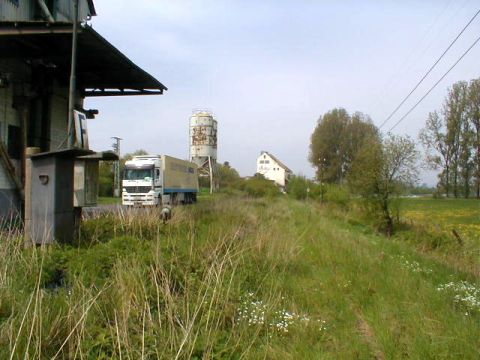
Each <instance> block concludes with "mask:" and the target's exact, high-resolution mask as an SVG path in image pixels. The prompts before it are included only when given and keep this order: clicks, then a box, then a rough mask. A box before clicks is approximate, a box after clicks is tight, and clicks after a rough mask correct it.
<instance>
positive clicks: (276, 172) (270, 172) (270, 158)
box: [257, 151, 293, 188]
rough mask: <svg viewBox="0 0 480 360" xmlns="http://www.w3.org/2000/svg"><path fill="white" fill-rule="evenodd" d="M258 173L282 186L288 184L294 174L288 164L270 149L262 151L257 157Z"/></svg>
mask: <svg viewBox="0 0 480 360" xmlns="http://www.w3.org/2000/svg"><path fill="white" fill-rule="evenodd" d="M257 173H258V174H261V175H263V176H264V177H265V178H266V179H268V180H272V181H274V182H275V183H276V184H277V185H278V186H280V187H281V188H285V187H286V186H287V183H288V180H289V179H290V177H291V176H292V175H293V172H292V170H290V168H289V167H288V166H287V165H285V164H284V163H283V162H281V161H280V160H279V159H278V158H277V157H275V156H274V155H273V154H271V153H269V152H268V151H262V152H261V153H260V156H259V157H258V158H257Z"/></svg>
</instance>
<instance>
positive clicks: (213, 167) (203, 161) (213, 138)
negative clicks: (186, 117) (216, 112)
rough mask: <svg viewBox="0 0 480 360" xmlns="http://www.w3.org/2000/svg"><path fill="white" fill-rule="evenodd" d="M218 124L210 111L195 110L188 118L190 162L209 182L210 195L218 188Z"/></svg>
mask: <svg viewBox="0 0 480 360" xmlns="http://www.w3.org/2000/svg"><path fill="white" fill-rule="evenodd" d="M217 128H218V123H217V120H215V118H214V116H213V114H212V112H211V111H208V110H196V111H194V113H193V114H192V116H191V117H190V161H191V162H193V163H195V164H197V166H198V174H199V176H201V177H207V178H208V179H209V181H210V193H213V191H214V190H216V189H217V188H218V168H217V147H218V146H217V145H218V137H217V135H218V132H217Z"/></svg>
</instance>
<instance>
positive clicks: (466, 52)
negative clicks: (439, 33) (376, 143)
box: [388, 37, 480, 132]
mask: <svg viewBox="0 0 480 360" xmlns="http://www.w3.org/2000/svg"><path fill="white" fill-rule="evenodd" d="M479 41H480V37H478V38H477V39H476V40H475V41H474V42H473V44H472V45H470V47H469V48H468V49H467V50H466V51H465V52H464V53H463V54H462V56H460V57H459V58H458V60H457V61H455V63H454V64H453V65H452V66H451V67H450V68H449V69H448V70H447V72H445V74H443V75H442V77H441V78H440V79H439V80H438V81H437V82H436V83H435V84H434V85H433V86H432V87H431V88H430V89H429V90H428V91H427V92H426V93H425V95H423V96H422V97H421V98H420V100H418V101H417V102H416V103H415V105H413V106H412V107H411V108H410V109H409V110H408V111H407V112H406V113H405V115H403V116H402V117H401V118H400V120H398V121H397V122H396V123H395V125H393V126H392V127H391V128H390V130H388V132H390V131H392V130H393V129H395V127H396V126H397V125H398V124H400V123H401V122H402V121H403V119H405V118H406V117H407V116H408V115H409V114H410V113H411V112H412V111H413V110H414V109H415V108H416V107H417V106H418V105H419V104H420V103H421V102H422V101H423V100H424V99H425V98H426V97H427V96H428V94H430V93H431V92H432V90H433V89H435V88H436V87H437V85H438V84H440V82H441V81H442V80H443V79H444V78H445V76H447V75H448V73H449V72H450V71H452V70H453V68H454V67H455V66H457V64H458V63H459V62H460V61H461V60H462V59H463V58H464V57H465V55H467V54H468V53H469V52H470V50H472V48H473V47H474V46H475V45H477V43H478V42H479Z"/></svg>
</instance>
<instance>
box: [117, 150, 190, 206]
mask: <svg viewBox="0 0 480 360" xmlns="http://www.w3.org/2000/svg"><path fill="white" fill-rule="evenodd" d="M197 193H198V174H197V165H196V164H194V163H192V162H189V161H185V160H180V159H176V158H174V157H171V156H167V155H139V156H134V157H133V158H132V160H128V161H127V162H125V170H124V172H123V180H122V205H127V206H145V205H165V204H170V205H175V204H178V203H183V204H191V203H195V202H196V201H197Z"/></svg>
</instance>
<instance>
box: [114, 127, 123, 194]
mask: <svg viewBox="0 0 480 360" xmlns="http://www.w3.org/2000/svg"><path fill="white" fill-rule="evenodd" d="M112 139H114V140H115V141H116V142H115V143H114V144H113V150H115V153H116V154H117V156H118V160H115V162H114V163H113V196H114V197H119V196H120V193H121V192H120V140H122V139H121V138H119V137H117V136H113V137H112Z"/></svg>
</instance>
